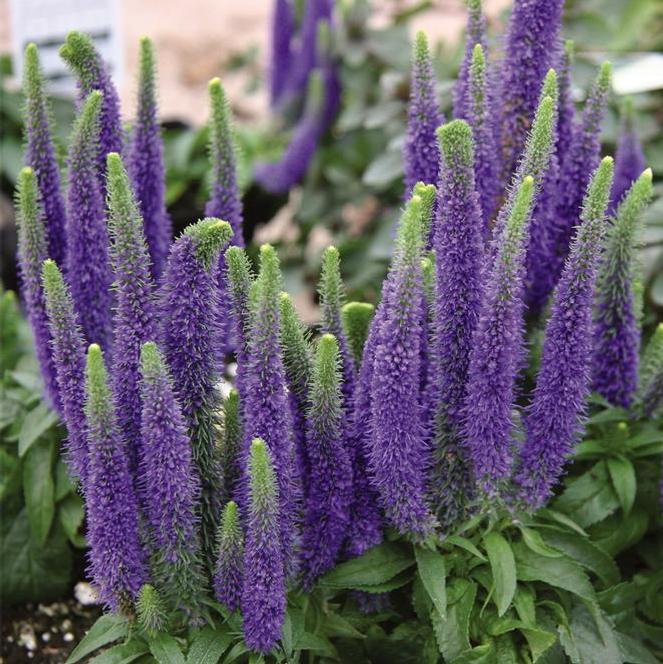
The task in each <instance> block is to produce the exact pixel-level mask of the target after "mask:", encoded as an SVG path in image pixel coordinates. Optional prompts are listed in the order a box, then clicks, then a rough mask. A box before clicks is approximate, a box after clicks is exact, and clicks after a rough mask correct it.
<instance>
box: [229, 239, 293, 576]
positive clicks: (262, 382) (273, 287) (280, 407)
mask: <svg viewBox="0 0 663 664" xmlns="http://www.w3.org/2000/svg"><path fill="white" fill-rule="evenodd" d="M280 297H281V273H280V268H279V260H278V256H277V255H276V251H275V250H274V248H273V247H271V246H270V245H267V244H266V245H263V246H262V247H261V248H260V274H259V275H258V279H257V282H256V288H255V297H253V298H252V300H251V305H252V322H251V331H250V337H249V343H248V350H247V361H248V364H247V366H246V367H244V368H243V369H242V371H243V372H244V373H243V378H242V387H243V388H244V390H245V391H244V393H243V394H242V393H240V399H241V403H242V413H243V416H244V449H243V460H242V467H243V468H244V469H246V467H247V459H248V457H249V454H250V448H251V441H252V440H253V439H254V438H256V437H259V438H262V439H263V440H264V441H265V444H266V445H267V446H268V447H269V451H270V454H271V456H272V458H273V460H274V467H275V470H276V477H277V479H278V486H279V496H280V500H281V506H282V510H281V514H280V520H281V543H282V552H283V555H284V557H285V560H286V562H287V563H288V564H289V562H290V558H291V553H292V547H293V540H294V532H293V521H294V518H295V505H294V503H295V500H296V492H295V468H294V440H293V430H292V429H293V425H292V416H291V411H290V407H289V404H288V394H287V391H286V377H285V369H284V366H283V359H282V356H281V349H280V334H281V332H280V330H281V313H280ZM246 481H247V478H246V476H245V478H244V486H245V487H246ZM239 497H240V499H241V498H242V496H239ZM240 506H241V507H242V509H245V507H246V501H245V500H244V501H242V502H240Z"/></svg>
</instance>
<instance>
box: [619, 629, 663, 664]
mask: <svg viewBox="0 0 663 664" xmlns="http://www.w3.org/2000/svg"><path fill="white" fill-rule="evenodd" d="M616 634H617V645H618V646H619V653H620V655H621V657H622V660H623V661H625V662H629V664H660V660H658V659H656V657H654V655H653V654H652V653H651V651H650V650H649V649H648V648H646V647H645V646H644V645H643V644H642V643H640V641H638V640H637V639H634V638H633V637H632V636H628V635H627V634H622V633H621V632H617V633H616Z"/></svg>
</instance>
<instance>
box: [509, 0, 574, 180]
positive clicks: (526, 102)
mask: <svg viewBox="0 0 663 664" xmlns="http://www.w3.org/2000/svg"><path fill="white" fill-rule="evenodd" d="M563 5H564V0H515V1H514V3H513V8H512V10H511V19H510V21H509V27H508V30H507V34H506V44H505V56H504V61H503V62H502V80H501V95H502V100H503V101H502V131H501V135H502V165H503V178H502V181H503V182H508V181H509V180H510V179H511V175H512V174H513V172H514V171H515V169H516V166H517V165H518V160H519V158H520V155H521V153H522V152H523V149H524V147H525V139H526V137H527V132H528V131H529V128H530V124H531V123H532V120H533V118H534V112H535V111H536V107H537V104H538V102H539V93H540V92H541V84H542V83H543V79H544V76H545V75H546V72H547V71H548V70H549V69H550V68H551V67H552V66H553V65H554V64H555V55H556V52H557V48H558V40H559V31H560V26H561V20H562V7H563ZM525 175H527V173H526V174H525Z"/></svg>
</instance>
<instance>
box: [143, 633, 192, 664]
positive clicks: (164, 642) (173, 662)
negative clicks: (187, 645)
mask: <svg viewBox="0 0 663 664" xmlns="http://www.w3.org/2000/svg"><path fill="white" fill-rule="evenodd" d="M148 645H149V647H150V652H151V653H152V654H153V655H154V657H155V659H156V660H157V662H159V664H185V662H184V655H183V654H182V650H181V649H180V646H179V645H178V643H177V641H176V640H175V639H174V638H173V637H172V636H170V634H164V633H161V634H157V635H156V636H155V637H154V638H153V639H150V640H149V642H148Z"/></svg>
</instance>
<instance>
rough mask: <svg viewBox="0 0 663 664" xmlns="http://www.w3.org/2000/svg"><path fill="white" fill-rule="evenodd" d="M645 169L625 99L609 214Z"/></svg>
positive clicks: (632, 119)
mask: <svg viewBox="0 0 663 664" xmlns="http://www.w3.org/2000/svg"><path fill="white" fill-rule="evenodd" d="M644 169H645V155H644V154H643V152H642V144H641V143H640V139H639V138H638V132H637V131H636V129H635V119H634V117H633V102H632V101H631V99H627V100H626V101H625V102H624V108H623V110H622V124H621V129H620V132H619V141H618V142H617V152H616V153H615V179H614V181H613V183H612V191H611V192H610V208H609V212H610V214H613V213H614V212H615V211H616V210H617V207H618V206H619V203H620V202H621V200H622V198H623V197H624V194H626V192H627V191H628V190H629V189H630V188H631V185H632V184H633V183H634V182H635V180H637V178H638V177H639V176H640V174H641V173H642V171H643V170H644Z"/></svg>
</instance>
